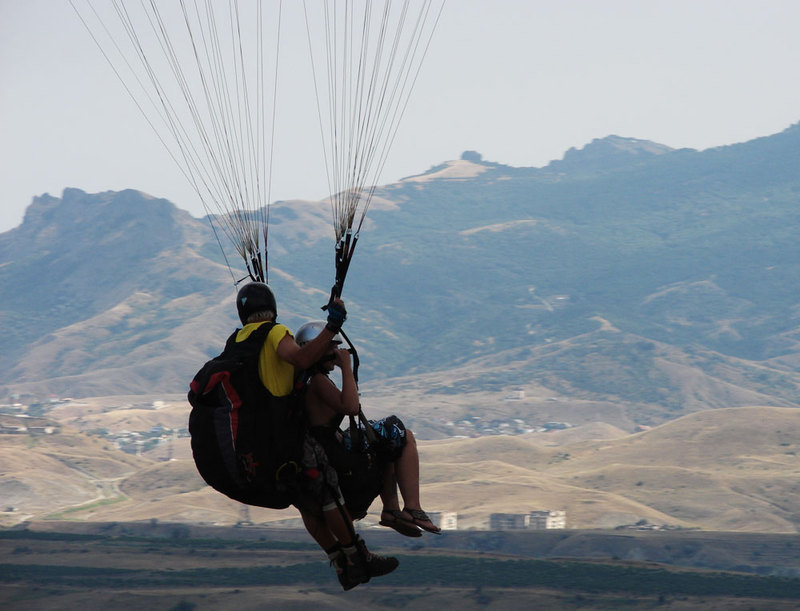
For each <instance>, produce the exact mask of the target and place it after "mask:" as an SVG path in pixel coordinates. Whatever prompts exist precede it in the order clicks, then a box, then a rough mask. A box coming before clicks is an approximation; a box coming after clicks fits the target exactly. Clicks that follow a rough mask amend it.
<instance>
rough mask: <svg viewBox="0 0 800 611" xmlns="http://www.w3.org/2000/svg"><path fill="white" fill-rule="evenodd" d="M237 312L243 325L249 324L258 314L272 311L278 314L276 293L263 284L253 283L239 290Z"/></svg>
mask: <svg viewBox="0 0 800 611" xmlns="http://www.w3.org/2000/svg"><path fill="white" fill-rule="evenodd" d="M236 310H237V311H238V312H239V320H241V321H242V324H243V325H245V324H247V319H248V318H249V317H250V316H252V315H253V314H256V313H258V312H265V311H267V310H269V311H271V312H272V313H273V314H277V313H278V307H277V306H276V305H275V293H273V292H272V289H271V288H269V286H268V285H266V284H264V283H263V282H251V283H250V284H245V285H244V286H243V287H242V288H240V289H239V294H238V295H236Z"/></svg>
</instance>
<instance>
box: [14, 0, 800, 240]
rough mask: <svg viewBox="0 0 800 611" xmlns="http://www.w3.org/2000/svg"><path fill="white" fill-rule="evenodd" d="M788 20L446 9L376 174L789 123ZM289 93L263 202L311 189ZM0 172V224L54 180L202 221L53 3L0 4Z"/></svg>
mask: <svg viewBox="0 0 800 611" xmlns="http://www.w3.org/2000/svg"><path fill="white" fill-rule="evenodd" d="M287 4H292V3H291V2H289V3H287ZM296 4H297V3H295V5H296ZM799 27H800V1H798V0H748V1H742V0H659V1H656V0H448V4H447V6H446V8H445V13H444V16H443V19H442V22H441V24H440V27H439V30H438V32H437V36H436V38H435V39H434V43H433V46H432V48H431V50H430V53H429V56H428V59H427V60H426V63H425V66H424V67H423V72H422V75H421V77H420V81H419V83H418V86H417V89H416V91H415V92H414V96H413V98H412V102H411V106H410V107H409V109H408V112H407V115H406V117H405V120H404V122H403V125H402V127H401V130H400V134H399V136H398V139H397V140H396V143H395V146H394V148H393V150H392V154H391V156H390V158H389V162H388V164H387V166H386V169H385V171H384V173H383V180H382V182H391V181H394V180H397V179H398V178H401V177H403V176H407V175H411V174H416V173H420V172H422V171H425V170H426V169H427V168H429V167H430V166H432V165H435V164H438V163H440V162H442V161H445V160H449V159H456V158H458V156H459V155H460V154H461V152H462V151H464V150H468V149H469V150H476V151H478V152H480V153H481V154H483V156H484V158H485V159H487V160H490V161H496V162H500V163H505V164H509V165H513V166H542V165H546V164H547V163H548V162H549V161H550V160H553V159H559V158H561V157H562V156H563V154H564V152H565V151H566V150H567V149H569V148H570V147H577V148H580V147H582V146H584V145H585V144H587V143H588V142H590V141H591V140H592V139H593V138H600V137H604V136H607V135H610V134H616V135H619V136H625V137H633V138H642V139H648V140H654V141H656V142H660V143H662V144H666V145H669V146H672V147H676V148H678V147H691V148H697V149H704V148H709V147H713V146H718V145H724V144H731V143H734V142H741V141H745V140H748V139H751V138H754V137H758V136H763V135H768V134H772V133H775V132H778V131H781V130H783V129H784V128H786V127H788V126H789V125H791V124H793V123H796V122H797V121H798V120H800V78H799V77H798V67H797V66H798V62H799V61H800V36H798V34H797V32H798V28H799ZM287 49H288V50H287V53H293V52H297V53H300V51H299V47H298V48H297V49H295V48H293V47H292V45H291V44H289V45H287ZM306 62H307V59H306V58H305V57H302V58H299V59H298V60H297V64H296V69H295V70H293V71H292V78H294V79H302V81H303V82H306V81H307V79H310V74H309V69H308V67H307V63H306ZM299 82H300V80H297V81H292V79H291V78H290V79H288V81H287V82H286V86H285V87H284V88H283V89H282V90H281V91H298V92H302V91H303V89H302V87H301V86H300V85H299V84H298V83H299ZM297 97H298V98H302V99H297V100H293V101H292V103H290V104H284V105H283V106H282V107H280V109H279V117H278V119H279V121H280V125H281V126H282V128H283V130H284V132H285V133H291V134H292V139H291V140H290V141H287V142H282V143H281V144H280V147H279V149H278V150H276V153H275V159H276V161H275V177H274V183H273V191H272V195H273V197H272V199H273V200H274V199H288V198H310V199H321V198H323V197H325V196H326V195H327V183H326V181H325V174H324V170H323V166H322V163H323V162H322V153H321V146H320V143H319V135H318V134H319V129H318V125H317V124H316V123H315V121H316V115H315V114H313V113H314V112H315V111H314V107H313V101H312V100H309V99H306V98H308V97H309V96H306V95H304V94H298V95H297ZM0 168H2V169H1V170H0V197H1V198H2V199H1V200H0V231H6V230H8V229H11V228H13V227H15V226H17V225H18V224H19V223H20V222H21V220H22V216H23V213H24V210H25V208H26V207H27V205H28V204H29V203H30V201H31V199H32V197H34V196H35V195H40V194H42V193H45V192H48V193H50V194H51V195H60V194H61V192H62V190H63V189H64V188H65V187H77V188H80V189H83V190H85V191H89V192H96V191H103V190H108V189H113V190H119V189H124V188H135V189H139V190H142V191H145V192H147V193H150V194H152V195H155V196H159V197H166V198H168V199H170V200H172V201H173V202H174V203H175V204H177V205H178V206H179V207H181V208H184V209H187V210H189V211H191V212H192V213H193V214H195V215H200V214H201V212H202V210H201V208H200V205H199V203H198V202H197V197H196V196H195V195H194V192H193V191H192V189H191V187H190V186H189V185H188V184H187V183H186V179H185V178H184V177H183V175H182V174H181V173H180V172H178V171H177V170H176V169H175V166H174V163H173V161H172V160H171V159H170V158H169V157H168V156H167V154H166V153H165V152H164V150H163V147H162V145H161V144H160V143H159V142H158V140H157V139H156V137H155V136H154V134H153V132H152V131H150V128H149V127H148V126H147V125H146V124H145V123H144V121H143V119H142V118H141V116H140V115H139V114H138V111H137V109H136V108H135V106H134V105H133V103H132V102H131V100H130V98H129V97H128V96H127V94H125V92H124V91H123V90H122V88H121V86H120V84H119V82H118V81H117V80H116V78H115V77H114V75H113V73H112V72H111V71H110V69H109V67H108V65H107V64H106V63H105V60H104V59H103V58H102V57H101V56H100V54H99V52H98V50H97V48H96V47H95V46H94V43H93V42H92V41H91V40H90V39H89V37H88V35H87V33H86V31H85V30H84V29H83V26H82V25H81V24H80V22H79V21H78V19H77V17H76V16H75V14H74V12H73V10H72V8H71V7H70V5H69V3H68V2H67V0H0Z"/></svg>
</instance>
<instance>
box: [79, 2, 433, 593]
mask: <svg viewBox="0 0 800 611" xmlns="http://www.w3.org/2000/svg"><path fill="white" fill-rule="evenodd" d="M70 3H71V4H72V6H73V8H74V9H75V12H76V13H77V15H78V16H79V18H80V19H81V21H82V22H83V23H84V25H85V26H86V29H87V30H88V32H89V34H90V35H91V36H92V38H93V39H94V41H95V42H96V44H97V46H98V48H99V50H100V52H101V53H102V54H103V55H104V57H105V58H106V59H107V60H108V62H109V64H110V65H111V67H112V69H113V71H114V73H115V74H116V76H117V77H118V79H119V80H120V81H121V83H122V85H123V86H124V88H125V90H126V91H127V92H128V94H129V95H130V97H131V99H132V100H133V101H134V103H135V104H136V106H137V107H138V108H139V110H140V111H141V113H142V115H143V116H144V118H145V119H146V121H147V123H148V124H149V125H150V126H151V127H152V129H153V131H154V132H155V133H156V135H157V137H158V138H159V139H160V140H161V142H162V143H163V144H164V146H165V148H166V149H167V151H168V152H169V154H170V156H171V157H172V159H173V160H174V161H175V163H176V166H177V167H178V168H179V170H180V171H181V172H182V173H183V174H184V175H185V177H186V179H187V180H188V181H189V182H190V183H191V185H192V187H193V188H194V190H195V192H196V193H197V196H198V198H199V199H200V201H201V202H202V204H203V207H204V208H205V210H206V212H207V215H208V219H209V221H210V223H211V226H212V229H213V231H214V235H215V236H216V239H217V241H218V243H219V247H220V250H221V251H222V253H223V255H224V256H225V253H226V251H225V248H224V247H223V240H225V241H227V242H228V243H230V244H232V245H233V246H234V247H235V249H236V252H237V253H238V255H239V257H240V258H241V262H242V265H241V267H238V266H235V265H232V264H231V262H230V261H229V260H228V259H227V256H226V265H227V267H228V269H229V270H230V273H231V279H232V284H233V286H234V287H235V290H236V301H235V303H236V308H237V313H238V317H239V320H240V322H241V325H242V326H241V327H240V328H237V329H236V330H235V331H234V332H233V333H232V334H231V335H230V337H229V338H228V339H227V342H226V343H225V347H224V349H223V351H222V352H221V353H220V354H219V355H218V356H217V357H215V358H213V359H211V360H210V361H208V362H207V363H206V364H205V365H203V367H202V368H201V369H200V370H199V371H198V373H197V374H196V375H195V377H194V379H193V380H192V381H191V384H190V390H189V395H188V398H189V402H190V404H191V406H192V410H191V415H190V423H189V429H190V433H191V437H192V451H193V456H194V459H195V463H196V465H197V468H198V471H199V472H200V474H201V475H202V477H203V478H204V479H205V481H206V482H207V483H208V484H209V485H210V486H212V487H214V488H215V489H216V490H218V491H219V492H221V493H223V494H225V495H227V496H228V497H230V498H231V499H234V500H236V501H239V502H241V503H245V504H248V505H253V506H259V507H270V508H275V509H284V508H287V507H289V506H295V507H296V508H297V509H298V510H299V511H300V513H301V516H302V518H303V523H304V524H305V526H306V528H307V530H308V532H309V533H310V534H311V536H312V537H313V538H314V540H315V541H316V542H317V543H318V544H319V545H320V547H321V548H322V549H323V550H324V551H325V553H326V554H327V557H328V559H329V561H330V564H331V566H332V567H333V568H334V569H335V571H336V575H337V577H338V580H339V582H340V584H341V585H342V587H343V588H344V589H345V590H349V589H351V588H353V587H355V586H357V585H359V584H361V583H365V582H367V581H369V580H370V579H371V578H372V577H379V576H381V575H385V574H387V573H389V572H391V571H393V570H394V569H395V568H397V566H398V561H397V559H395V558H391V557H384V556H380V555H378V554H374V553H372V552H371V551H370V550H369V549H368V548H367V546H366V544H365V542H364V541H363V539H362V538H361V537H360V536H359V535H358V534H357V533H356V531H355V529H354V528H353V518H361V517H363V515H365V514H366V511H367V509H368V508H369V505H370V504H371V503H372V502H373V500H374V499H375V498H376V497H377V496H381V498H382V500H383V511H382V512H381V521H380V524H381V525H383V526H386V527H388V528H392V529H394V530H395V531H397V532H398V533H400V534H402V535H405V536H409V537H419V536H421V534H422V532H423V531H428V532H431V533H436V534H439V533H440V530H439V528H438V527H437V526H436V525H435V524H434V523H433V522H432V521H431V520H430V518H429V517H428V515H427V514H426V513H425V512H424V511H423V510H422V507H421V504H420V500H419V459H418V455H417V451H416V443H415V440H414V437H413V433H411V432H410V431H407V430H406V429H405V426H404V425H403V423H402V421H401V420H400V419H399V418H398V417H396V416H391V417H389V418H385V419H382V420H377V421H368V420H367V419H366V417H365V416H364V414H363V411H362V410H361V405H360V403H359V398H358V365H359V358H358V352H357V351H356V349H355V347H354V345H353V342H351V341H350V339H349V338H348V337H347V335H346V333H345V332H344V329H343V325H344V324H345V321H346V320H347V310H346V307H345V303H344V301H343V300H342V293H343V288H344V283H345V280H346V277H347V272H348V269H349V266H350V261H351V259H352V257H353V254H354V252H355V247H356V245H357V243H358V240H359V235H360V231H361V228H362V225H363V222H364V218H365V216H366V213H367V210H368V209H369V205H370V202H371V199H372V196H373V193H374V190H375V185H376V184H378V180H379V177H380V174H381V171H382V169H383V166H384V164H385V163H386V159H387V157H388V154H389V151H390V149H391V145H392V142H393V140H394V138H395V135H396V133H397V130H398V129H399V125H400V122H401V119H402V117H403V113H404V111H405V108H406V105H407V103H408V100H409V98H410V96H411V93H412V91H413V88H414V84H415V81H416V78H417V75H418V74H419V71H420V69H421V66H422V64H423V60H424V58H425V55H426V53H427V51H428V48H429V45H430V41H431V39H432V37H433V35H434V32H435V30H436V26H437V24H438V21H439V18H440V16H441V14H442V10H443V7H444V0H436V1H433V0H403V1H397V2H392V1H391V0H383V1H375V2H373V1H371V0H359V1H349V0H340V1H334V0H319V1H314V2H310V1H309V2H306V1H305V0H304V1H303V3H302V18H303V22H304V25H305V27H304V31H303V36H305V37H306V39H307V42H308V57H309V58H310V66H311V68H310V70H309V72H310V78H311V79H312V80H313V86H314V91H315V92H316V102H317V116H316V117H313V120H314V121H316V122H318V123H319V126H320V134H321V140H322V147H321V149H322V155H321V157H322V160H323V162H324V165H325V170H326V175H327V179H328V186H329V192H330V193H331V196H330V204H331V214H332V221H333V229H334V232H333V234H334V235H333V237H334V255H335V259H334V260H335V264H334V270H333V271H334V274H333V284H332V287H331V290H330V296H329V299H328V301H327V302H326V303H325V304H323V306H322V308H323V310H324V311H325V317H326V318H325V320H322V321H314V322H312V323H310V324H308V325H305V326H304V327H303V328H301V329H300V330H299V331H298V334H297V340H295V336H293V334H292V332H291V330H290V329H288V328H287V327H286V326H284V325H282V324H281V323H279V322H278V311H279V300H278V299H277V298H276V295H275V294H274V293H273V291H272V288H271V287H270V286H269V258H268V246H269V208H270V206H269V202H270V197H271V187H272V175H273V160H274V159H275V157H276V156H278V155H280V151H276V150H275V137H274V134H275V126H276V124H277V123H276V122H277V121H278V118H277V112H276V109H277V104H276V100H277V99H278V97H279V93H283V92H281V89H280V86H279V85H280V79H279V75H280V72H281V70H280V68H281V65H282V61H285V59H286V58H284V57H282V55H281V51H282V47H283V45H282V38H284V37H286V36H287V34H286V33H285V32H283V27H284V21H285V19H284V15H283V11H284V7H283V4H282V3H281V2H268V3H267V2H259V1H256V0H254V1H247V2H246V1H244V0H228V1H226V0H219V1H215V2H211V1H208V2H202V3H196V2H187V1H186V0H178V1H177V2H174V3H172V2H170V3H161V2H157V0H142V1H136V2H134V1H125V0H110V2H107V3H106V2H104V3H102V4H101V3H96V2H93V0H70ZM298 6H299V3H293V8H297V7H298ZM290 59H291V60H292V65H293V66H295V65H296V64H297V62H298V58H290ZM310 119H311V118H310ZM333 368H338V369H339V370H340V371H341V373H342V387H341V388H338V387H336V386H335V385H334V384H333V383H332V382H331V380H330V379H329V378H328V377H327V374H328V373H329V372H330V371H331V370H332V369H333ZM345 416H349V417H350V426H349V428H347V429H346V430H341V429H340V424H341V422H342V421H343V420H344V417H345ZM398 487H399V489H400V494H401V496H402V497H403V501H404V505H405V506H404V507H403V508H402V509H401V508H400V505H399V500H398V496H397V488H398Z"/></svg>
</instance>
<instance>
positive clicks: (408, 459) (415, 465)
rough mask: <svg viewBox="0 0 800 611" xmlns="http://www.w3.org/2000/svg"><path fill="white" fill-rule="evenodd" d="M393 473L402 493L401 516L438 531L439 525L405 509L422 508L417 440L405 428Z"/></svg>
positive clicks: (426, 528) (427, 528)
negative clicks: (404, 441) (402, 445)
mask: <svg viewBox="0 0 800 611" xmlns="http://www.w3.org/2000/svg"><path fill="white" fill-rule="evenodd" d="M395 473H396V474H397V485H398V487H399V488H400V494H402V495H403V503H404V505H405V507H404V508H403V517H404V518H405V517H406V516H407V517H408V518H411V519H413V521H414V523H416V524H417V526H421V527H423V528H425V530H430V531H432V532H438V531H439V527H438V526H436V525H435V524H434V523H433V522H431V521H430V520H422V519H420V518H416V519H414V518H412V516H411V514H409V513H408V511H406V510H407V509H409V510H422V505H421V504H420V500H419V452H418V451H417V440H416V439H415V438H414V433H412V432H411V431H409V430H406V447H405V448H403V453H402V454H401V455H400V458H398V459H397V461H396V462H395Z"/></svg>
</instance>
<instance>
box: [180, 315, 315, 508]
mask: <svg viewBox="0 0 800 611" xmlns="http://www.w3.org/2000/svg"><path fill="white" fill-rule="evenodd" d="M274 326H275V323H264V324H262V325H261V326H260V327H258V329H256V330H255V331H253V332H252V333H251V334H250V336H249V337H248V338H247V339H246V340H244V341H242V342H239V343H237V342H236V334H237V332H238V330H237V331H236V332H234V333H233V334H232V335H231V336H230V337H229V338H228V341H227V342H226V344H225V349H224V350H223V352H222V354H220V355H219V356H217V357H215V358H213V359H211V360H210V361H208V362H207V363H206V364H205V365H204V366H203V367H202V369H200V371H198V372H197V375H195V376H194V379H193V380H192V382H191V385H190V390H189V395H188V399H189V403H190V404H191V405H192V412H191V414H190V416H189V433H190V435H191V437H192V454H193V456H194V461H195V464H196V465H197V470H198V471H199V472H200V475H201V476H202V477H203V479H204V480H205V481H206V482H207V483H208V485H210V486H211V487H212V488H214V489H215V490H218V491H219V492H222V493H223V494H225V495H227V496H229V497H230V498H232V499H234V500H237V501H239V502H241V503H246V504H248V505H255V506H259V507H270V508H273V509H284V508H286V507H288V506H289V505H290V504H292V502H293V501H294V500H295V493H294V490H295V484H296V481H297V478H298V477H299V476H298V473H299V467H298V465H299V464H300V456H301V454H302V446H303V437H304V434H305V431H306V425H305V418H304V416H303V410H302V406H301V404H300V397H299V396H298V391H296V392H294V393H292V394H291V395H288V396H285V397H276V396H274V395H272V394H271V393H270V392H269V391H268V390H267V389H266V388H265V387H264V385H263V384H262V383H261V380H260V379H259V377H258V358H259V353H260V352H261V348H262V346H263V345H264V341H265V340H266V337H267V335H268V334H269V332H270V331H271V330H272V328H273V327H274Z"/></svg>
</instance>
